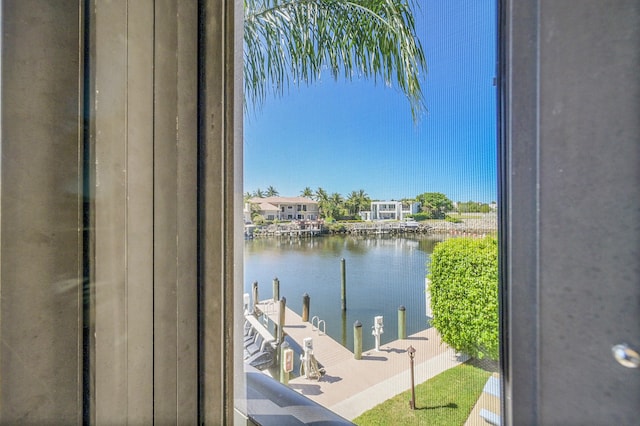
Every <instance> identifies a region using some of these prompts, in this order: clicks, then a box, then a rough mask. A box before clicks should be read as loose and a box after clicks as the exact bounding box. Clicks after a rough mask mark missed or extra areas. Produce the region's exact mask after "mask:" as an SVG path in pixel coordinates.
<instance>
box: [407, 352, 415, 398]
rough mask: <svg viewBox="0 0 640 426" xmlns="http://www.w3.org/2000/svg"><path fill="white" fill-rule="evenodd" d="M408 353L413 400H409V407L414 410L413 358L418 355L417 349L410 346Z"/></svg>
mask: <svg viewBox="0 0 640 426" xmlns="http://www.w3.org/2000/svg"><path fill="white" fill-rule="evenodd" d="M407 353H408V354H409V364H410V365H411V401H409V407H411V409H412V410H415V409H416V387H415V383H414V380H413V358H414V357H415V355H416V349H415V348H414V347H413V346H409V347H408V348H407Z"/></svg>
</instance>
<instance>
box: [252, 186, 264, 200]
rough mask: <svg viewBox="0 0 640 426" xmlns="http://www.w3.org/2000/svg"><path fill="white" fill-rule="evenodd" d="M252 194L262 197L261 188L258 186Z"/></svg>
mask: <svg viewBox="0 0 640 426" xmlns="http://www.w3.org/2000/svg"><path fill="white" fill-rule="evenodd" d="M253 196H254V197H258V198H264V192H263V191H262V189H260V188H258V189H256V190H255V191H254V192H253Z"/></svg>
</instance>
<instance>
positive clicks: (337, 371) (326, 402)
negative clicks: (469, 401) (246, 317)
mask: <svg viewBox="0 0 640 426" xmlns="http://www.w3.org/2000/svg"><path fill="white" fill-rule="evenodd" d="M258 309H261V310H262V311H263V312H266V313H268V316H269V317H270V318H271V320H272V321H274V322H277V318H278V314H279V313H278V304H274V303H272V302H262V303H260V304H258ZM284 331H285V333H286V334H287V335H288V336H289V337H290V338H292V339H293V340H295V341H296V342H297V343H298V344H299V345H300V346H302V341H303V340H304V338H306V337H312V338H313V353H314V356H315V358H316V359H317V360H318V362H319V363H320V364H322V366H323V367H324V368H325V370H326V374H325V375H324V376H323V377H322V378H321V379H320V380H318V381H317V380H309V379H306V378H305V377H296V378H294V379H291V380H290V381H289V386H290V387H291V388H293V389H295V390H297V391H298V392H300V393H302V394H303V395H306V396H307V397H308V398H310V399H312V400H314V401H316V402H318V403H319V404H322V405H323V406H325V407H327V408H329V409H330V410H332V411H334V412H336V413H338V414H340V415H341V416H343V417H345V418H347V419H353V418H355V417H357V416H359V415H360V414H362V413H363V412H365V411H367V410H369V409H370V408H373V407H374V406H376V405H377V404H380V403H382V402H384V401H386V400H387V399H389V398H391V397H393V396H395V395H397V394H399V393H402V392H404V391H406V390H408V389H409V388H410V386H411V378H410V375H409V374H410V373H409V369H410V366H409V357H408V355H407V352H406V350H407V348H408V347H409V346H413V347H414V348H415V349H416V354H415V359H414V367H415V382H416V384H418V383H422V382H424V381H426V380H428V379H430V378H431V377H433V376H435V375H437V374H440V373H441V372H442V371H444V370H447V369H449V368H451V367H454V366H456V365H458V364H460V363H461V362H463V361H464V359H460V358H459V357H456V354H455V353H454V351H453V350H452V349H450V348H449V347H448V346H447V345H445V344H444V343H442V341H441V340H440V336H439V335H438V333H437V332H436V330H435V329H433V328H430V329H427V330H423V331H421V332H419V333H416V334H414V335H411V336H409V337H407V339H399V340H395V341H392V342H389V343H384V335H383V343H382V344H381V345H380V351H379V352H376V351H375V350H373V349H372V350H369V351H364V352H363V353H362V359H360V360H356V359H355V358H354V355H353V353H352V352H351V351H350V350H349V349H347V348H345V347H344V346H342V345H341V344H339V343H338V342H336V341H335V340H333V339H332V338H331V337H329V336H327V335H324V334H322V333H319V332H318V331H317V330H314V329H312V326H311V323H306V322H302V319H301V318H300V316H299V315H298V314H296V313H295V312H293V311H292V310H291V309H289V308H286V314H285V326H284Z"/></svg>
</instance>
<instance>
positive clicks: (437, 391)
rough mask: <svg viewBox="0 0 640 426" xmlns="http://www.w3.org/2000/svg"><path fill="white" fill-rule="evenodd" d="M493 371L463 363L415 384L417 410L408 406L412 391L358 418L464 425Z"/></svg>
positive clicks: (364, 423)
mask: <svg viewBox="0 0 640 426" xmlns="http://www.w3.org/2000/svg"><path fill="white" fill-rule="evenodd" d="M490 374H491V373H490V372H488V371H485V370H483V369H481V368H478V367H474V366H472V365H469V364H461V365H459V366H457V367H454V368H451V369H449V370H447V371H445V372H444V373H442V374H439V375H438V376H436V377H434V378H432V379H430V380H428V381H426V382H424V383H422V384H420V385H418V386H416V409H415V410H411V409H410V408H409V401H410V400H411V390H409V391H407V392H404V393H401V394H399V395H396V396H395V397H393V398H391V399H389V400H387V401H385V402H383V403H382V404H380V405H377V406H376V407H374V408H372V409H371V410H369V411H367V412H365V413H363V414H362V415H361V416H360V417H357V418H356V419H354V420H353V422H354V423H355V424H357V425H361V426H367V425H429V426H437V425H443V426H444V425H447V426H450V425H454V426H457V425H463V424H464V422H465V421H466V420H467V418H468V417H469V413H471V410H472V409H473V406H474V405H475V403H476V401H477V400H478V398H479V397H480V394H481V393H482V388H483V387H484V384H485V383H486V381H487V379H488V378H489V375H490Z"/></svg>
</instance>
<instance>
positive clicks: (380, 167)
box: [244, 0, 497, 202]
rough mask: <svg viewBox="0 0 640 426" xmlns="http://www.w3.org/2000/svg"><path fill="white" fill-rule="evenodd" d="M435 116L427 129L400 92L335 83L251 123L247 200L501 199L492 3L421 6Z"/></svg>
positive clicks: (472, 0) (473, 0) (254, 116)
mask: <svg viewBox="0 0 640 426" xmlns="http://www.w3.org/2000/svg"><path fill="white" fill-rule="evenodd" d="M419 3H420V4H421V7H420V9H419V10H418V11H417V16H416V26H417V32H418V37H419V38H420V40H421V42H422V45H423V48H424V50H425V55H426V59H427V67H428V70H427V73H426V75H424V78H423V90H424V93H425V98H426V105H427V108H428V112H427V113H426V114H425V115H424V116H422V117H421V119H420V121H419V122H418V123H414V122H413V121H412V118H411V110H410V107H409V102H408V101H407V99H406V98H405V97H404V95H403V94H402V93H401V92H400V91H399V90H398V89H396V88H393V87H387V86H385V85H384V84H383V83H381V82H378V84H377V85H376V84H375V83H374V82H373V81H370V80H354V81H352V82H345V81H343V80H339V81H338V82H336V81H335V80H334V79H333V78H332V77H331V76H329V75H327V76H325V77H323V78H322V80H321V81H320V82H318V83H316V84H314V85H312V86H309V87H306V86H305V87H301V88H295V87H292V88H291V89H290V90H289V92H288V93H287V94H285V95H284V96H283V97H281V98H269V99H267V102H266V103H265V104H264V105H263V107H262V109H261V110H259V111H257V112H249V113H248V114H247V115H245V123H244V188H245V189H244V192H247V191H248V192H253V191H255V190H256V189H257V188H260V189H263V190H264V189H266V188H267V187H268V186H269V185H272V186H273V187H275V188H276V189H277V190H278V191H279V193H280V195H282V196H297V195H299V194H300V192H301V191H302V189H303V188H304V187H306V186H309V187H311V188H312V189H313V190H315V189H316V188H318V187H322V188H324V189H325V190H326V191H327V192H328V193H330V194H331V193H333V192H338V193H340V194H342V195H343V196H345V197H346V196H347V195H348V194H349V193H350V192H351V191H354V190H359V189H364V190H365V191H366V192H367V194H369V196H370V197H371V198H372V199H379V200H383V199H396V200H397V199H401V198H413V197H415V196H416V195H418V194H421V193H423V192H442V193H444V194H446V195H447V196H448V197H449V198H450V199H452V200H453V201H468V200H474V201H482V202H490V201H496V199H497V195H496V193H497V159H496V126H497V124H496V121H497V114H496V87H495V86H493V78H494V77H495V75H496V71H495V70H496V46H495V42H496V22H495V21H496V11H495V4H494V1H492V0H446V1H441V0H433V1H431V0H429V1H419Z"/></svg>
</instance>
